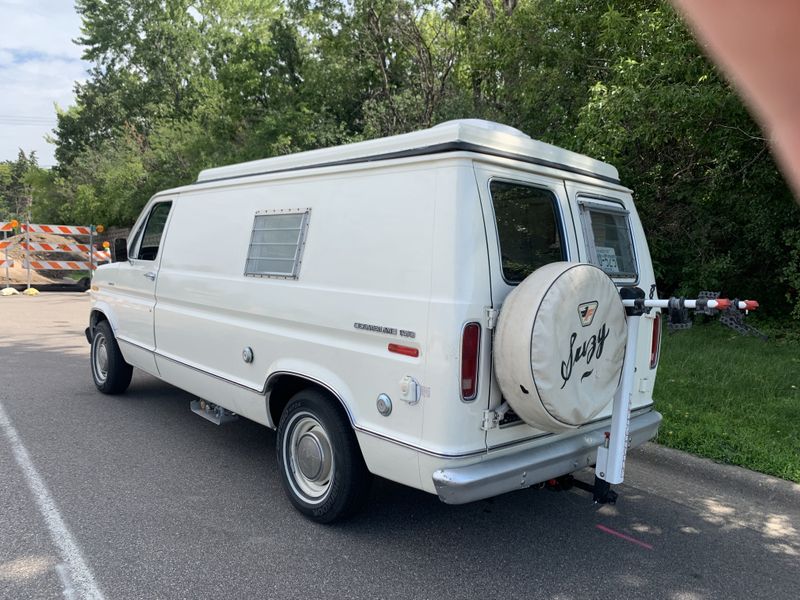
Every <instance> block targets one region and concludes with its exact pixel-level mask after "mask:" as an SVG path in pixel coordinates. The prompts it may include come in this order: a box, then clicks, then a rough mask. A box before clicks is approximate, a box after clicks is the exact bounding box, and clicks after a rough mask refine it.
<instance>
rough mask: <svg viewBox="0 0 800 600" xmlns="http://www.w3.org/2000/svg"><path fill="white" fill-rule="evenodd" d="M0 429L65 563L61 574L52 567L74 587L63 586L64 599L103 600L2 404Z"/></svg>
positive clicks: (63, 581) (66, 582)
mask: <svg viewBox="0 0 800 600" xmlns="http://www.w3.org/2000/svg"><path fill="white" fill-rule="evenodd" d="M0 428H2V430H3V433H4V434H5V436H6V438H7V439H8V442H9V444H10V445H11V451H12V453H13V454H14V459H15V460H16V461H17V465H18V466H19V468H20V470H21V471H22V474H23V475H24V476H25V480H26V482H27V484H28V487H29V488H30V490H31V493H32V494H33V498H34V500H36V505H37V506H38V507H39V512H40V513H41V514H42V517H43V518H44V521H45V523H46V524H47V528H48V529H49V530H50V537H51V538H52V539H53V543H54V544H55V545H56V547H57V548H58V550H59V552H60V553H61V557H62V559H63V560H64V563H66V564H64V565H59V566H61V567H62V568H63V569H64V574H63V575H62V573H61V571H59V570H58V567H56V571H57V573H58V575H59V578H61V580H62V583H64V584H65V586H66V585H67V584H69V582H70V581H72V582H74V588H73V587H72V586H69V593H68V592H67V589H66V587H65V589H64V596H65V597H67V599H68V600H71V599H73V598H77V599H80V600H103V593H102V592H101V591H100V589H99V588H98V587H97V583H96V582H95V580H94V575H92V572H91V570H90V569H89V567H88V565H87V564H86V561H85V560H84V559H83V555H82V554H81V551H80V548H78V544H76V543H75V539H74V538H73V537H72V534H71V533H70V532H69V529H67V526H66V524H65V523H64V519H62V518H61V514H60V513H59V512H58V508H57V507H56V503H55V501H54V500H53V497H52V496H51V495H50V492H49V491H47V486H46V485H45V484H44V481H43V480H42V478H41V476H40V475H39V472H38V471H37V470H36V467H35V466H34V465H33V462H32V461H31V457H30V455H29V454H28V451H27V450H26V449H25V446H23V445H22V441H21V440H20V438H19V434H17V430H16V429H14V426H13V425H12V424H11V421H10V420H9V418H8V414H6V411H5V408H4V407H3V403H2V402H0ZM64 575H65V576H66V578H65V577H64Z"/></svg>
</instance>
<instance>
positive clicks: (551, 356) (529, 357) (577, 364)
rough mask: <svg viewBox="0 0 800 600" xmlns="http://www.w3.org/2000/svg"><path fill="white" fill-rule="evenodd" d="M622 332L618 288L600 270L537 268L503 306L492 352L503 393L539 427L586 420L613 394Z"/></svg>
mask: <svg viewBox="0 0 800 600" xmlns="http://www.w3.org/2000/svg"><path fill="white" fill-rule="evenodd" d="M626 335H627V325H626V323H625V309H624V308H623V306H622V301H621V300H620V296H619V292H618V291H617V287H616V286H615V285H614V282H613V281H611V279H610V278H609V277H608V275H606V274H605V273H604V272H603V271H602V270H601V269H599V268H598V267H595V266H593V265H588V264H581V263H569V262H558V263H551V264H549V265H546V266H544V267H542V268H540V269H537V270H536V271H534V272H533V273H531V275H529V276H528V277H527V278H526V279H525V280H524V281H523V282H522V283H520V284H519V285H518V286H517V287H516V289H514V290H513V291H512V292H511V293H510V294H509V295H508V297H507V298H506V300H505V303H504V304H503V307H502V310H501V311H500V317H499V320H498V323H497V331H496V334H495V339H494V352H493V356H494V368H495V374H496V377H497V382H498V384H499V385H500V390H501V391H502V392H503V397H504V398H505V399H506V400H507V401H508V403H509V404H510V405H511V407H512V408H513V409H514V412H516V413H517V415H519V417H520V418H521V419H522V420H523V421H525V422H526V423H527V424H528V425H530V426H532V427H535V428H537V429H541V430H544V431H551V432H558V431H564V430H567V429H572V428H575V427H578V426H580V425H583V424H585V423H586V422H588V421H590V420H591V419H592V418H593V417H594V416H596V415H597V414H598V413H599V412H600V411H601V410H602V409H603V408H604V407H605V406H606V405H607V404H608V403H609V402H610V401H611V400H612V398H613V396H614V392H615V390H616V389H617V385H618V384H619V380H620V376H621V373H622V362H623V360H624V357H625V341H626Z"/></svg>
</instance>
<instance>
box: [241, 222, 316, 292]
mask: <svg viewBox="0 0 800 600" xmlns="http://www.w3.org/2000/svg"><path fill="white" fill-rule="evenodd" d="M309 214H310V211H309V210H305V211H263V212H258V213H256V216H255V219H254V221H253V231H252V233H251V235H250V247H249V248H248V250H247V264H246V265H245V270H244V274H245V275H249V276H252V277H282V278H288V279H296V278H297V276H298V273H299V271H300V263H301V262H302V258H303V248H304V247H305V241H306V232H307V231H308V218H309Z"/></svg>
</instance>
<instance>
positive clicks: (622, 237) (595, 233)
mask: <svg viewBox="0 0 800 600" xmlns="http://www.w3.org/2000/svg"><path fill="white" fill-rule="evenodd" d="M580 207H581V220H582V222H583V231H584V235H585V236H586V245H587V247H588V249H589V262H591V263H592V264H595V265H597V266H598V267H600V268H601V269H603V271H605V272H606V273H608V274H609V275H610V276H611V277H618V278H620V279H636V277H637V273H636V258H635V256H634V253H633V239H632V237H631V229H630V224H629V219H628V211H627V210H625V209H624V208H623V207H622V205H619V204H616V203H611V202H602V201H598V202H593V201H581V203H580Z"/></svg>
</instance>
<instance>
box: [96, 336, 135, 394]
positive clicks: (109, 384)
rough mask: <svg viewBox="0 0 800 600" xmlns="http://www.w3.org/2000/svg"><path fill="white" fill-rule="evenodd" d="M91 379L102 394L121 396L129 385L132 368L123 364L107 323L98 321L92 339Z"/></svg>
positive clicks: (123, 360) (120, 353)
mask: <svg viewBox="0 0 800 600" xmlns="http://www.w3.org/2000/svg"><path fill="white" fill-rule="evenodd" d="M91 359H92V379H94V385H95V386H96V387H97V389H98V390H100V391H101V392H103V393H104V394H121V393H122V392H124V391H125V390H126V389H128V386H129V385H130V383H131V377H132V376H133V367H132V366H130V365H129V364H128V363H126V362H125V359H124V358H123V357H122V352H120V351H119V345H118V344H117V340H116V339H115V338H114V332H113V331H111V325H109V324H108V321H100V323H98V324H97V326H96V327H95V328H94V337H93V338H92V351H91Z"/></svg>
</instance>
